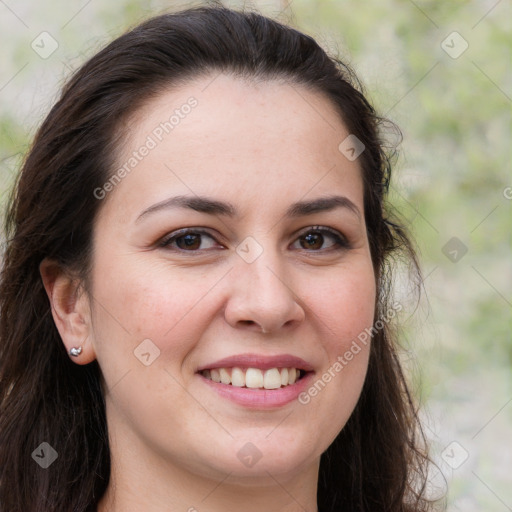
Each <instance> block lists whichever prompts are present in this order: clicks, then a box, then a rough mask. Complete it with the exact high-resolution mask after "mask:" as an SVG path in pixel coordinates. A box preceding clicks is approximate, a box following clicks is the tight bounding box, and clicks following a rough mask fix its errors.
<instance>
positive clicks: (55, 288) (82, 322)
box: [39, 258, 96, 364]
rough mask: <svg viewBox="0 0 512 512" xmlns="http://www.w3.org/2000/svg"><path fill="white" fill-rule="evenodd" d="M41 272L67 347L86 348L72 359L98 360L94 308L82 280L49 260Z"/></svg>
mask: <svg viewBox="0 0 512 512" xmlns="http://www.w3.org/2000/svg"><path fill="white" fill-rule="evenodd" d="M39 273H40V274H41V278H42V280H43V285H44V288H45V290H46V293H47V295H48V298H49V299H50V304H51V308H52V315H53V321H54V322H55V325H56V327H57V329H58V331H59V334H60V337H61V338H62V341H63V343H64V345H65V347H66V352H67V353H68V355H69V351H70V349H71V348H72V347H75V348H79V347H82V352H81V353H80V355H78V356H71V355H69V357H70V358H71V360H72V361H73V362H74V363H77V364H88V363H90V362H91V361H93V360H94V359H96V354H95V352H94V347H93V345H92V343H91V340H90V339H89V337H90V336H91V335H92V330H91V308H90V304H89V299H88V296H87V294H86V293H84V292H83V290H82V289H81V287H80V281H79V280H78V279H77V278H73V277H71V276H70V274H69V272H65V271H64V270H63V269H62V268H61V267H60V265H59V264H58V263H57V262H55V261H52V260H49V259H47V258H45V259H44V260H43V261H42V262H41V264H40V265H39Z"/></svg>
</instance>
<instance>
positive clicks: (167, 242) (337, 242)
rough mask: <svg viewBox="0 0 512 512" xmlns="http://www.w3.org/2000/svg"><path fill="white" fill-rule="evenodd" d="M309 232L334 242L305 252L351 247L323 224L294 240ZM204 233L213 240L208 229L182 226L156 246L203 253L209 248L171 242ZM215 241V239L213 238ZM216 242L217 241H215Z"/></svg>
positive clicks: (320, 251) (182, 251)
mask: <svg viewBox="0 0 512 512" xmlns="http://www.w3.org/2000/svg"><path fill="white" fill-rule="evenodd" d="M310 233H319V234H321V235H328V236H329V237H330V238H332V239H333V240H334V244H333V246H332V247H330V248H328V249H318V250H308V249H303V248H301V250H304V251H307V252H315V253H318V252H319V253H323V252H330V251H342V250H347V249H350V248H351V245H350V243H349V241H348V240H347V239H346V238H345V237H344V236H343V235H341V234H340V233H338V232H337V231H335V230H334V229H331V228H328V227H325V226H313V227H311V228H308V229H307V230H305V231H303V232H301V233H300V234H299V235H298V237H297V239H296V241H298V240H299V239H300V238H301V237H304V236H306V235H308V234H310ZM191 234H192V235H206V236H207V237H209V238H211V239H212V240H215V238H214V237H213V235H211V234H210V233H209V232H208V231H205V230H203V229H194V228H183V229H180V230H178V231H175V232H173V233H171V234H170V235H168V236H165V237H164V238H162V239H161V240H160V242H159V243H158V247H161V248H164V249H168V250H174V251H177V252H181V253H203V252H204V251H209V250H211V249H193V250H187V249H181V248H179V247H178V248H176V247H171V244H172V243H173V242H175V241H176V240H177V239H179V238H181V237H183V236H186V235H191ZM215 241H216V240H215ZM216 242H217V241H216ZM217 243H218V242H217Z"/></svg>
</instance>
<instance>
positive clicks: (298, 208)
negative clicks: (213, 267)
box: [135, 196, 361, 222]
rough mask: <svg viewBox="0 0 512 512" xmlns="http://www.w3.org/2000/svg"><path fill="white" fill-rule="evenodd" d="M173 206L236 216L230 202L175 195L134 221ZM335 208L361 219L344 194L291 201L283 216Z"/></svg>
mask: <svg viewBox="0 0 512 512" xmlns="http://www.w3.org/2000/svg"><path fill="white" fill-rule="evenodd" d="M173 208H190V209H192V210H195V211H197V212H201V213H207V214H210V215H222V216H227V217H237V216H238V213H237V210H236V208H235V207H234V206H233V205H232V204H231V203H227V202H223V201H217V200H215V199H212V198H209V197H200V196H193V197H192V196H175V197H171V198H169V199H165V200H163V201H161V202H159V203H156V204H154V205H152V206H150V207H149V208H146V209H145V210H144V211H143V212H142V213H141V214H140V215H139V216H138V217H137V219H136V221H135V222H139V221H140V220H141V219H142V218H143V217H146V216H147V215H149V214H151V213H155V212H158V211H161V210H169V209H173ZM336 208H345V209H347V210H349V211H351V212H352V213H354V214H355V215H356V216H357V217H358V218H359V220H361V212H360V210H359V208H358V207H357V206H356V205H355V204H354V203H353V202H352V201H351V200H350V199H349V198H348V197H345V196H328V197H321V198H318V199H313V200H311V201H299V202H296V203H293V204H292V205H291V206H290V207H289V208H288V209H287V210H286V213H285V217H288V218H295V217H302V216H305V215H312V214H314V213H320V212H327V211H331V210H334V209H336Z"/></svg>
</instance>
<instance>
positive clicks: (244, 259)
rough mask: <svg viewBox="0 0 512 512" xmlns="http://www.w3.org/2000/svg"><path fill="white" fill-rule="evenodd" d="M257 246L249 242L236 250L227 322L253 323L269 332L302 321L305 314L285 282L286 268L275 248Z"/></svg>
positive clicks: (243, 243)
mask: <svg viewBox="0 0 512 512" xmlns="http://www.w3.org/2000/svg"><path fill="white" fill-rule="evenodd" d="M258 245H259V247H258V246H256V244H255V243H254V241H251V240H248V241H246V242H242V243H241V244H240V246H239V247H238V249H237V252H238V253H239V254H238V257H237V261H236V263H235V267H236V268H235V272H234V275H233V283H234V285H233V288H232V291H231V294H230V297H229V301H228V305H227V308H226V319H227V320H228V322H229V323H231V324H232V325H235V324H238V323H243V324H247V323H251V324H252V323H256V324H259V326H260V328H262V329H264V330H265V331H267V332H269V331H271V330H275V329H278V328H279V327H281V326H283V325H285V324H288V323H290V321H292V320H301V319H302V318H303V316H304V312H303V310H302V308H301V306H300V305H299V304H298V302H297V300H296V299H297V296H296V294H295V292H294V291H293V289H292V288H291V287H290V286H289V284H288V282H287V281H288V280H287V278H286V265H285V262H284V260H283V257H282V256H281V255H280V254H279V253H278V250H277V248H275V247H272V246H271V244H270V243H267V244H265V246H263V245H261V244H258ZM241 249H242V252H240V250H241ZM244 250H245V252H244ZM258 253H259V254H258ZM248 255H250V257H249V256H248Z"/></svg>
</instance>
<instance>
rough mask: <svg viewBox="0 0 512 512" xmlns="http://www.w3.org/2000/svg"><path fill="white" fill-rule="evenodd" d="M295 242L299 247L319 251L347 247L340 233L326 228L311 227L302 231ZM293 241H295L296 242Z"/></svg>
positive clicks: (347, 244)
mask: <svg viewBox="0 0 512 512" xmlns="http://www.w3.org/2000/svg"><path fill="white" fill-rule="evenodd" d="M297 242H298V243H299V244H300V247H298V248H300V249H306V250H311V251H315V252H320V251H322V250H325V249H327V250H336V249H348V248H349V243H348V241H347V240H346V239H345V237H343V236H342V235H341V234H340V233H338V232H337V231H334V230H331V229H328V228H320V227H318V228H313V229H310V230H309V231H306V232H305V233H303V234H302V235H301V236H300V237H299V238H298V239H297ZM297 242H295V243H297Z"/></svg>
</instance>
